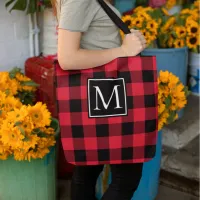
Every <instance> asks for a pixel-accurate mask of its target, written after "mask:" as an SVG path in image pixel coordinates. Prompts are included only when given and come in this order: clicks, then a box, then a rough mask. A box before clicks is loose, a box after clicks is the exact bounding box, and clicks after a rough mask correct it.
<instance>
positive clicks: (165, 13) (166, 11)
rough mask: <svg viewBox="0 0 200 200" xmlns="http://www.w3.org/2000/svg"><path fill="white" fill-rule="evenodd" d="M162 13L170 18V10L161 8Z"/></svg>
mask: <svg viewBox="0 0 200 200" xmlns="http://www.w3.org/2000/svg"><path fill="white" fill-rule="evenodd" d="M161 10H162V12H163V13H164V15H165V16H170V14H169V12H168V10H167V9H166V8H164V7H163V8H161Z"/></svg>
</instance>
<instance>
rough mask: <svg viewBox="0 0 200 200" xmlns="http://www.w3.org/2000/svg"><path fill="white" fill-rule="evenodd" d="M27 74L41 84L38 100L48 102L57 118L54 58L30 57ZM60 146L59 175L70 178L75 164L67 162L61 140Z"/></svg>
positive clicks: (27, 62)
mask: <svg viewBox="0 0 200 200" xmlns="http://www.w3.org/2000/svg"><path fill="white" fill-rule="evenodd" d="M25 74H26V76H28V77H29V78H31V79H32V80H33V81H34V82H36V83H38V84H39V85H40V86H39V89H38V91H37V96H36V99H37V101H41V102H43V103H46V105H47V107H48V109H49V111H50V112H51V113H52V116H53V117H55V118H57V116H58V115H57V106H56V93H55V86H54V83H55V82H54V80H55V79H54V78H55V76H54V60H53V59H49V57H47V58H44V57H33V58H29V59H28V60H27V61H26V62H25ZM58 146H59V150H58V176H59V178H68V177H69V176H71V175H72V171H73V168H74V166H73V165H71V164H69V163H67V161H66V159H65V156H64V151H63V148H62V145H61V141H60V140H59V141H58Z"/></svg>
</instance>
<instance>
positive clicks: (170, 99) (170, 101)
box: [165, 96, 172, 109]
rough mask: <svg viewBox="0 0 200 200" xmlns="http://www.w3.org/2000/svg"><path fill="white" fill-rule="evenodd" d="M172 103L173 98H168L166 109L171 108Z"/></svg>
mask: <svg viewBox="0 0 200 200" xmlns="http://www.w3.org/2000/svg"><path fill="white" fill-rule="evenodd" d="M171 103H172V98H171V96H168V97H167V98H166V99H165V106H166V109H168V108H169V107H170V105H171Z"/></svg>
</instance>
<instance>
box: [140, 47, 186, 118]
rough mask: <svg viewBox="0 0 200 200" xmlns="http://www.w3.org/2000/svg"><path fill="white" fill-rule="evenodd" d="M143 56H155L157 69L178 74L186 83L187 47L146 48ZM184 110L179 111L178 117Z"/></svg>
mask: <svg viewBox="0 0 200 200" xmlns="http://www.w3.org/2000/svg"><path fill="white" fill-rule="evenodd" d="M142 55H143V56H156V61H157V67H158V71H160V70H164V71H165V70H167V71H169V72H172V73H173V74H174V75H176V76H178V77H179V78H180V80H181V82H182V83H183V84H184V85H187V71H188V48H187V47H184V48H177V49H175V48H171V49H146V50H145V51H143V52H142ZM183 113H184V110H181V111H180V112H179V118H181V117H182V116H183Z"/></svg>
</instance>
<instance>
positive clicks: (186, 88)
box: [184, 86, 191, 97]
mask: <svg viewBox="0 0 200 200" xmlns="http://www.w3.org/2000/svg"><path fill="white" fill-rule="evenodd" d="M184 92H185V95H186V97H188V96H189V95H190V94H191V92H190V91H189V89H188V87H187V86H185V88H184Z"/></svg>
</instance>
